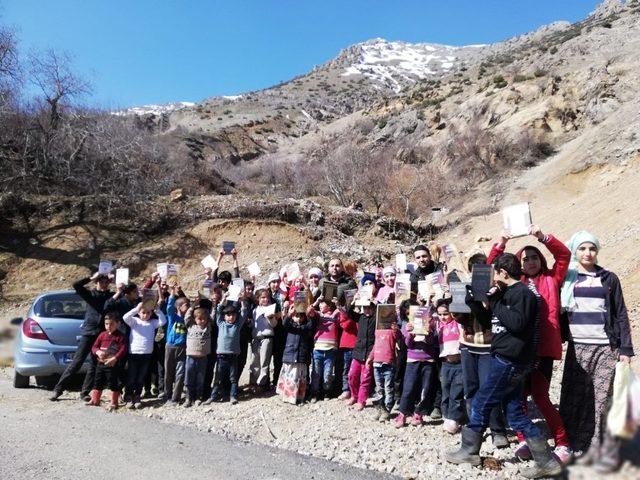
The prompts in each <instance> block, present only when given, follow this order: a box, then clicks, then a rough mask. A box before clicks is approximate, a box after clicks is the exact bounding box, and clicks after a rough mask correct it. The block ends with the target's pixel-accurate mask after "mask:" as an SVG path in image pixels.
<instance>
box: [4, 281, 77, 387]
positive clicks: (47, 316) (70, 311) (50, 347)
mask: <svg viewBox="0 0 640 480" xmlns="http://www.w3.org/2000/svg"><path fill="white" fill-rule="evenodd" d="M86 308H87V305H86V303H85V302H84V300H82V299H81V298H80V297H79V296H78V294H77V293H76V292H75V291H73V290H64V291H57V292H48V293H44V294H42V295H40V296H39V297H38V298H36V299H35V301H34V302H33V305H31V308H30V309H29V313H27V317H26V318H25V319H23V320H22V319H18V321H19V320H22V321H21V323H20V332H19V333H18V335H17V338H16V343H15V347H14V377H13V386H14V387H16V388H26V387H28V386H29V377H31V376H35V377H36V383H37V384H38V385H44V386H52V384H51V383H52V379H55V376H56V375H60V374H62V372H64V370H65V368H66V367H67V365H68V364H69V363H70V362H71V360H72V359H73V355H74V354H75V351H76V349H77V347H78V340H79V339H80V325H81V324H82V321H83V320H84V314H85V310H86ZM85 369H86V363H85V365H83V367H82V370H81V371H84V370H85Z"/></svg>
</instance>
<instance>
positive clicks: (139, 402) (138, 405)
mask: <svg viewBox="0 0 640 480" xmlns="http://www.w3.org/2000/svg"><path fill="white" fill-rule="evenodd" d="M132 405H134V406H135V408H136V410H140V409H141V408H142V406H143V405H142V402H141V401H140V399H139V398H138V401H137V402H135V403H132Z"/></svg>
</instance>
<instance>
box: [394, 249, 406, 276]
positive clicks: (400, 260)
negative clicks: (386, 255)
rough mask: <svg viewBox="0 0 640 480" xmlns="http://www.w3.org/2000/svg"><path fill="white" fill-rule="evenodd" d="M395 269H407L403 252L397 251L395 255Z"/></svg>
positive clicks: (402, 270)
mask: <svg viewBox="0 0 640 480" xmlns="http://www.w3.org/2000/svg"><path fill="white" fill-rule="evenodd" d="M396 270H397V271H398V272H404V271H406V270H407V256H406V255H405V254H404V253H398V254H397V255H396Z"/></svg>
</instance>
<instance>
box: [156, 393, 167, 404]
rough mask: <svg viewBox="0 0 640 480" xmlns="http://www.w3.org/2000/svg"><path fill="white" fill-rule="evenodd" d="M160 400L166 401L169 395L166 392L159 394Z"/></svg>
mask: <svg viewBox="0 0 640 480" xmlns="http://www.w3.org/2000/svg"><path fill="white" fill-rule="evenodd" d="M158 400H160V401H161V402H166V401H167V395H166V394H165V393H164V392H162V393H161V394H160V395H158Z"/></svg>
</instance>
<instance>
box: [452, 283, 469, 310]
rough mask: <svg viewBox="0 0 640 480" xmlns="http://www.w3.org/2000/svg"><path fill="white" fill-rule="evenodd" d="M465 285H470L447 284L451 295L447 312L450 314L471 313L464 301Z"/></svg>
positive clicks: (465, 294)
mask: <svg viewBox="0 0 640 480" xmlns="http://www.w3.org/2000/svg"><path fill="white" fill-rule="evenodd" d="M467 285H470V283H469V282H451V283H450V284H449V292H450V293H451V304H450V305H449V311H450V312H451V313H471V309H470V308H469V306H468V305H467V304H466V303H465V301H464V299H465V297H466V296H467Z"/></svg>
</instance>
